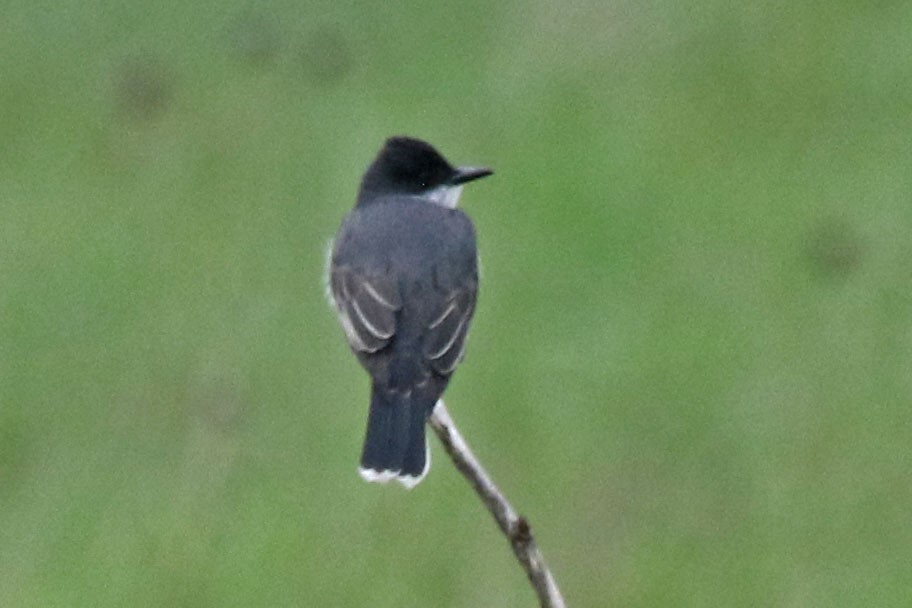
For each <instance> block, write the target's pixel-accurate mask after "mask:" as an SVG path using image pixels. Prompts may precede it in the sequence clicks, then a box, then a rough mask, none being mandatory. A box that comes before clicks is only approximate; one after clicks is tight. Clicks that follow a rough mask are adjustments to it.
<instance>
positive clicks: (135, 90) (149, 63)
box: [114, 56, 174, 120]
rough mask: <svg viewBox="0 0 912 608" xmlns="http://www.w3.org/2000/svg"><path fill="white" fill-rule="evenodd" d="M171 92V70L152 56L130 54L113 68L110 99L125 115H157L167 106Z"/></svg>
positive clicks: (171, 95)
mask: <svg viewBox="0 0 912 608" xmlns="http://www.w3.org/2000/svg"><path fill="white" fill-rule="evenodd" d="M173 95H174V78H173V77H172V75H171V72H170V71H169V70H168V69H167V68H166V67H165V66H164V65H163V64H162V63H161V62H159V61H158V60H156V59H154V58H152V57H148V56H139V57H133V58H131V59H128V60H126V61H124V62H123V63H122V64H121V65H120V66H118V67H117V68H116V71H115V73H114V102H115V104H116V105H117V109H118V111H119V112H120V113H121V114H122V115H124V116H125V117H127V118H132V119H137V120H149V119H153V118H158V117H159V116H161V115H162V114H164V112H165V111H166V110H167V109H168V106H169V105H170V103H171V100H172V98H173Z"/></svg>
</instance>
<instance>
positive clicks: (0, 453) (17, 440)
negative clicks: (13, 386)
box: [0, 416, 30, 497]
mask: <svg viewBox="0 0 912 608" xmlns="http://www.w3.org/2000/svg"><path fill="white" fill-rule="evenodd" d="M29 447H30V446H29V442H28V440H27V435H26V432H25V425H24V424H22V423H21V421H19V420H18V419H16V418H13V417H10V416H7V417H4V418H2V419H0V497H2V496H3V495H4V493H5V491H9V490H10V489H11V488H12V487H13V485H14V484H15V483H16V482H17V481H19V480H20V479H22V478H23V477H24V476H25V471H26V468H27V465H28V462H29V459H28V450H29Z"/></svg>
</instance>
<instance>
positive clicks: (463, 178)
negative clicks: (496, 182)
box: [450, 167, 494, 186]
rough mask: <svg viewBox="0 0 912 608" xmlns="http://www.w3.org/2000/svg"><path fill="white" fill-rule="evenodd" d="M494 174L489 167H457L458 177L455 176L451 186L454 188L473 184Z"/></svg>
mask: <svg viewBox="0 0 912 608" xmlns="http://www.w3.org/2000/svg"><path fill="white" fill-rule="evenodd" d="M493 173H494V172H493V171H491V170H490V169H488V168H487V167H457V168H456V175H454V176H453V179H452V180H451V181H450V184H452V185H453V186H459V185H460V184H464V183H466V182H471V181H473V180H476V179H481V178H482V177H487V176H489V175H491V174H493Z"/></svg>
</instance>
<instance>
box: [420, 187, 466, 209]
mask: <svg viewBox="0 0 912 608" xmlns="http://www.w3.org/2000/svg"><path fill="white" fill-rule="evenodd" d="M461 194H462V186H448V185H444V186H437V187H436V188H434V189H433V190H431V191H429V192H427V193H426V194H425V195H424V196H426V197H427V198H428V199H430V201H431V202H432V203H434V204H435V205H440V206H441V207H448V208H450V209H455V208H456V205H458V204H459V196H460V195H461Z"/></svg>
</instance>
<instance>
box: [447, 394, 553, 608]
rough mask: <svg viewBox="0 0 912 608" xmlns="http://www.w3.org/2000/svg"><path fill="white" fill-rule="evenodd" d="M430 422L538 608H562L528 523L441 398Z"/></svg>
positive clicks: (549, 572)
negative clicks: (493, 478)
mask: <svg viewBox="0 0 912 608" xmlns="http://www.w3.org/2000/svg"><path fill="white" fill-rule="evenodd" d="M430 423H431V428H432V429H434V432H435V433H437V436H438V437H440V441H441V442H442V443H443V448H444V449H445V450H446V452H447V454H449V455H450V458H451V459H452V460H453V464H455V465H456V468H457V469H459V472H460V473H462V474H463V476H464V477H465V478H466V479H467V480H469V483H470V484H472V487H473V488H475V492H476V493H477V494H478V496H479V497H480V498H481V501H482V502H483V503H484V504H485V506H486V507H487V508H488V511H490V512H491V515H493V516H494V519H495V521H497V525H498V526H499V527H500V530H501V531H502V532H503V533H504V535H505V536H506V537H507V540H509V541H510V546H512V547H513V553H514V554H515V555H516V559H518V560H519V563H520V564H521V565H522V567H523V569H524V570H525V571H526V574H527V575H528V577H529V582H530V583H531V584H532V587H533V588H534V589H535V593H536V594H538V601H539V603H540V605H541V607H542V608H565V604H564V598H563V597H562V596H561V593H560V589H558V588H557V583H556V582H555V580H554V576H553V575H552V574H551V570H549V569H548V564H546V563H545V558H544V557H543V556H542V554H541V551H539V550H538V545H536V544H535V539H534V538H533V537H532V528H531V527H530V526H529V522H528V521H526V519H525V518H524V517H521V516H519V515H517V513H516V511H515V510H514V509H513V507H512V506H510V503H509V501H508V500H507V499H506V497H505V496H504V495H503V494H502V493H501V491H500V490H499V489H498V488H497V486H496V485H494V482H493V481H491V478H490V477H489V476H488V473H487V472H486V471H485V470H484V467H482V466H481V463H480V462H478V459H477V458H475V455H474V454H472V450H470V449H469V445H468V444H467V443H466V441H465V439H463V437H462V435H461V434H460V433H459V429H458V428H456V423H454V422H453V419H452V418H451V417H450V413H449V412H448V411H447V409H446V405H444V403H443V399H441V400H440V401H438V402H437V406H436V407H435V408H434V412H433V413H432V414H431V419H430Z"/></svg>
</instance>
